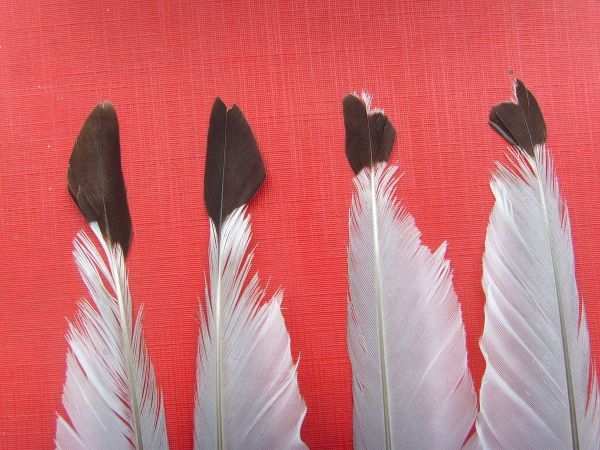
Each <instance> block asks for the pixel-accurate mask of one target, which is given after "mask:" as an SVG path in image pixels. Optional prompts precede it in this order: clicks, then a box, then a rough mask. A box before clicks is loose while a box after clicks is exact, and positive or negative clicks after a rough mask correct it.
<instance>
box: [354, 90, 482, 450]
mask: <svg viewBox="0 0 600 450" xmlns="http://www.w3.org/2000/svg"><path fill="white" fill-rule="evenodd" d="M370 103H371V98H370V97H369V96H368V95H366V94H364V93H363V95H362V97H361V98H359V97H357V96H356V95H353V94H350V95H348V96H346V97H345V98H344V101H343V109H344V122H345V128H346V154H347V156H348V159H349V161H350V165H351V166H352V168H353V170H354V172H355V173H356V174H357V176H356V177H355V179H354V184H355V186H356V192H355V194H354V197H353V201H352V207H351V210H350V223H349V227H350V243H349V249H348V254H349V255H348V277H349V285H350V299H349V307H348V348H349V353H350V361H351V363H352V376H353V396H354V413H353V420H354V447H355V448H357V449H358V448H366V449H383V448H385V449H388V450H389V449H398V448H410V449H421V448H422V449H440V448H448V449H456V448H460V447H461V446H462V444H463V443H464V441H465V439H466V438H467V435H468V434H469V431H470V430H471V428H472V426H473V422H474V420H475V413H476V396H475V392H474V389H473V384H472V381H471V375H470V373H469V370H468V368H467V352H466V344H465V331H464V327H463V323H462V318H461V311H460V305H459V303H458V299H457V296H456V294H455V293H454V289H453V287H452V280H451V272H450V267H449V263H448V262H447V261H446V260H445V259H444V253H445V249H446V245H445V244H442V246H440V248H439V249H438V250H437V251H435V252H433V253H432V252H431V251H430V250H429V249H428V248H427V247H425V246H424V245H423V244H422V243H421V240H420V232H419V230H418V229H417V227H416V225H415V222H414V219H413V217H412V216H411V215H410V214H409V213H408V212H407V211H406V210H405V209H404V208H403V207H401V206H399V205H398V204H397V203H396V201H395V200H394V191H395V187H396V183H397V181H398V178H397V177H396V175H395V174H396V171H397V167H396V166H394V165H388V164H387V160H388V158H389V155H390V152H391V149H392V145H393V142H394V138H395V131H394V128H393V126H392V124H391V123H390V122H389V120H388V119H387V117H386V116H385V115H384V114H383V111H380V110H371V108H370Z"/></svg>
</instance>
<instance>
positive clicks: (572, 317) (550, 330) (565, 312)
mask: <svg viewBox="0 0 600 450" xmlns="http://www.w3.org/2000/svg"><path fill="white" fill-rule="evenodd" d="M514 87H515V100H514V101H513V102H510V103H502V104H500V105H497V106H495V107H494V108H493V109H492V111H491V113H490V125H491V126H492V128H494V130H496V131H497V132H498V133H499V134H500V135H501V136H503V137H504V138H505V139H506V140H507V141H508V142H509V143H510V144H512V145H513V146H514V147H513V151H512V153H513V157H514V159H513V166H512V167H511V168H509V167H505V166H503V165H501V164H498V169H497V172H496V173H495V175H494V177H493V179H492V182H491V189H492V192H493V194H494V197H495V199H496V203H495V205H494V208H493V210H492V213H491V216H490V222H489V225H488V230H487V236H486V242H485V254H484V258H483V288H484V290H485V294H486V305H485V326H484V331H483V335H482V338H481V350H482V352H483V355H484V357H485V360H486V364H487V367H486V371H485V373H484V376H483V380H482V385H481V393H480V411H479V414H478V416H477V425H476V427H477V433H476V436H475V437H474V440H473V442H472V444H474V446H477V447H480V448H486V449H487V448H492V449H499V448H506V449H531V448H545V449H565V448H573V449H579V448H581V449H598V448H600V416H599V412H598V407H599V404H598V403H599V398H598V384H597V377H596V372H595V370H593V368H592V364H591V360H590V344H589V336H588V330H587V325H586V319H585V311H584V307H583V304H582V303H581V302H580V300H579V296H578V293H577V285H576V280H575V265H574V256H573V244H572V242H571V228H570V223H569V215H568V211H567V208H566V207H565V205H564V202H563V200H562V198H561V196H560V192H559V187H558V180H557V178H556V175H555V172H554V168H553V165H552V161H551V159H550V156H549V154H548V151H547V149H546V145H545V141H546V125H545V123H544V119H543V116H542V113H541V110H540V108H539V106H538V103H537V101H536V100H535V98H534V97H533V95H532V94H531V92H529V91H528V90H527V88H526V87H525V85H524V84H523V82H522V81H520V80H516V82H515V86H514Z"/></svg>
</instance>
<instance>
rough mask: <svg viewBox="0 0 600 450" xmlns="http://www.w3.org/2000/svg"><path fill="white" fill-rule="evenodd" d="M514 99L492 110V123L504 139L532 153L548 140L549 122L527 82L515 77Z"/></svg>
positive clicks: (490, 122)
mask: <svg viewBox="0 0 600 450" xmlns="http://www.w3.org/2000/svg"><path fill="white" fill-rule="evenodd" d="M514 89H515V100H514V101H512V102H505V103H500V104H499V105H496V106H494V107H493V108H492V110H491V111H490V117H489V124H490V126H491V127H492V128H493V129H494V130H495V131H496V132H497V133H498V134H499V135H500V136H502V137H503V138H504V139H506V140H507V141H508V143H509V144H512V145H514V146H516V147H519V148H521V149H522V150H523V151H525V152H527V153H528V154H529V155H531V156H533V155H534V153H533V149H534V147H535V146H536V145H540V144H544V143H546V123H545V122H544V116H543V115H542V111H541V110H540V106H539V105H538V102H537V101H536V99H535V97H534V96H533V94H532V93H531V92H530V91H529V90H528V89H527V88H526V87H525V84H524V83H523V82H522V81H521V80H519V79H516V80H515V86H514Z"/></svg>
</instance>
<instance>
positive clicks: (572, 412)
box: [526, 148, 579, 450]
mask: <svg viewBox="0 0 600 450" xmlns="http://www.w3.org/2000/svg"><path fill="white" fill-rule="evenodd" d="M540 151H544V152H545V149H544V150H541V149H539V148H536V149H535V150H534V152H540ZM526 158H527V160H528V163H529V165H530V166H531V167H532V168H533V169H534V171H535V177H536V180H537V183H538V190H539V193H540V200H541V203H542V209H543V211H544V224H545V226H546V235H547V236H548V246H549V247H550V255H551V259H552V273H553V278H554V292H555V294H556V300H557V304H558V319H559V324H560V336H561V341H562V347H563V360H564V364H565V378H566V380H567V396H568V400H569V419H570V422H571V442H572V444H573V450H579V433H578V431H577V412H576V409H575V397H574V388H573V377H572V375H571V359H570V357H569V354H570V349H569V341H568V337H567V331H566V325H565V312H564V311H563V309H564V302H565V301H566V299H565V298H564V297H563V295H562V293H561V292H562V289H559V287H558V286H559V283H560V278H559V277H558V273H557V256H556V245H555V243H554V242H552V241H553V239H552V233H551V228H550V212H549V211H548V206H547V204H546V190H545V188H544V183H542V177H541V176H540V175H541V174H540V173H539V165H538V164H536V160H535V159H533V158H531V157H530V156H529V155H528V154H527V155H526Z"/></svg>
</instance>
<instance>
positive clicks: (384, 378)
mask: <svg viewBox="0 0 600 450" xmlns="http://www.w3.org/2000/svg"><path fill="white" fill-rule="evenodd" d="M369 142H370V140H369ZM369 175H370V176H369V179H370V182H371V220H372V221H373V252H374V254H375V261H374V264H375V276H376V279H377V282H376V291H375V299H376V304H377V322H378V323H377V325H378V331H379V359H380V363H381V387H382V397H383V420H384V423H385V448H386V449H387V450H391V449H392V448H393V447H392V426H391V424H390V405H389V395H388V374H387V367H386V353H385V329H384V327H385V325H384V321H383V304H382V303H383V298H382V295H381V294H382V291H383V286H382V283H383V280H382V276H381V256H380V249H379V223H378V218H377V197H376V195H375V192H376V185H375V174H374V171H372V170H371V171H370V173H369Z"/></svg>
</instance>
